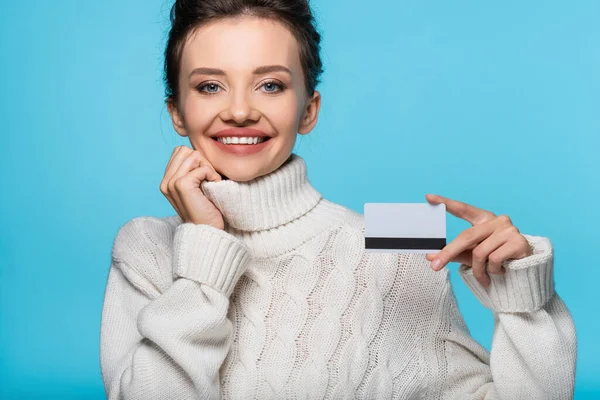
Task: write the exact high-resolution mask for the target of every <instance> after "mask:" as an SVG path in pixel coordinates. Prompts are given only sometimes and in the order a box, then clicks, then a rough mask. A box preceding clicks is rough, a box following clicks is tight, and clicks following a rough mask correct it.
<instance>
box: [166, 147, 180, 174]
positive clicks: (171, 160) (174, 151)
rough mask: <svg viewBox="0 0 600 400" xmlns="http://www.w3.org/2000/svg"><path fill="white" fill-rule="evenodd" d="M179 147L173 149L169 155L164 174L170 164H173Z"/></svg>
mask: <svg viewBox="0 0 600 400" xmlns="http://www.w3.org/2000/svg"><path fill="white" fill-rule="evenodd" d="M181 147H182V146H177V147H175V149H174V150H173V152H172V153H171V157H170V158H169V162H168V163H167V166H166V167H165V174H166V173H167V171H168V170H169V167H170V166H171V163H172V162H173V159H174V158H175V156H176V155H177V153H179V151H180V150H181Z"/></svg>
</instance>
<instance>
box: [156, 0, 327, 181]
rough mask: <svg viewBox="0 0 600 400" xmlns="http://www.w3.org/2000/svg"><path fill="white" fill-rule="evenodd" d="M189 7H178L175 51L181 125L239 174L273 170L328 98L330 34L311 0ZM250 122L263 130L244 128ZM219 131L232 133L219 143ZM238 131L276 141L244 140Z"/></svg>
mask: <svg viewBox="0 0 600 400" xmlns="http://www.w3.org/2000/svg"><path fill="white" fill-rule="evenodd" d="M253 4H254V5H253ZM178 7H179V8H180V11H182V12H177V10H178ZM183 7H184V5H183V4H182V5H178V4H177V3H176V4H175V6H174V8H173V14H172V20H173V29H172V30H171V34H170V37H169V42H168V45H167V49H166V52H165V54H166V58H165V77H166V84H167V91H166V94H167V105H168V109H169V113H170V114H171V117H172V120H173V126H174V128H175V130H176V131H177V133H179V135H181V136H187V137H188V138H189V140H190V143H191V144H192V147H193V148H194V149H195V150H197V151H199V152H201V153H202V154H203V156H204V157H205V158H206V159H208V160H210V163H211V164H212V166H213V167H214V168H215V170H216V171H217V172H219V173H220V174H221V175H225V176H226V177H228V178H229V179H233V180H236V181H249V180H251V179H254V178H256V177H258V176H262V175H266V174H268V173H270V172H273V171H274V170H276V169H277V168H279V167H280V166H281V165H282V164H283V163H284V162H285V161H286V160H287V159H288V158H289V156H290V154H291V152H292V149H293V147H294V144H295V141H296V135H297V134H298V133H300V134H308V133H309V132H310V131H311V130H312V129H313V127H314V126H315V124H316V122H317V115H318V112H319V107H320V99H321V98H320V93H319V92H318V91H315V86H316V85H317V83H318V77H319V75H320V74H321V73H322V63H321V60H320V57H319V55H318V47H319V41H320V36H319V34H318V33H317V32H316V30H315V28H314V27H313V25H312V16H311V15H310V13H307V10H306V7H307V6H306V4H303V2H283V1H282V2H280V4H279V5H278V7H261V4H260V2H258V3H253V2H225V1H221V2H219V1H209V2H187V3H186V6H185V8H183ZM302 16H304V17H302ZM248 125H251V126H252V129H253V130H254V131H253V132H248V131H243V130H240V129H238V128H237V127H244V126H248ZM225 129H227V131H226V132H224V130H225ZM247 135H250V136H247ZM214 137H226V138H227V140H226V142H225V144H223V145H219V144H218V142H215V141H214V140H210V139H211V138H214ZM236 137H249V138H261V137H265V138H268V139H269V140H267V141H264V142H263V141H261V142H260V143H256V144H255V143H253V141H250V143H252V144H240V143H239V141H238V142H236V141H235V138H236ZM241 155H244V156H245V157H239V156H241Z"/></svg>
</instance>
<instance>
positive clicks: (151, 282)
mask: <svg viewBox="0 0 600 400" xmlns="http://www.w3.org/2000/svg"><path fill="white" fill-rule="evenodd" d="M177 218H178V216H167V217H153V216H138V217H134V218H131V219H130V220H128V221H126V222H125V223H124V224H122V225H121V226H120V227H119V229H118V231H117V234H116V236H115V239H114V241H113V245H112V261H113V264H114V265H116V266H117V267H118V268H119V269H121V271H122V272H123V273H124V274H125V276H127V277H128V279H129V280H130V281H131V282H132V283H133V284H134V285H135V286H138V288H139V289H140V290H143V291H144V292H146V293H150V294H152V293H153V294H154V295H156V294H158V293H154V292H156V290H157V289H158V291H159V292H162V291H164V290H166V289H167V288H168V287H169V286H170V284H171V283H172V281H173V277H172V268H171V262H172V260H171V258H172V254H171V248H172V243H173V236H174V232H175V228H176V227H177V225H178V222H180V221H181V220H179V221H178V219H177Z"/></svg>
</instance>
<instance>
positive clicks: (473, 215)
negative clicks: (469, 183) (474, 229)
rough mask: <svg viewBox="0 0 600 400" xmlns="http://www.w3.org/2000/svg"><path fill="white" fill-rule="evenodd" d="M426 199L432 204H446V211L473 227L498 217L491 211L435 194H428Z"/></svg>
mask: <svg viewBox="0 0 600 400" xmlns="http://www.w3.org/2000/svg"><path fill="white" fill-rule="evenodd" d="M425 198H426V199H427V201H428V202H430V203H432V204H440V203H443V204H445V205H446V211H448V212H449V213H450V214H452V215H454V216H455V217H458V218H461V219H464V220H465V221H468V222H469V223H470V224H471V225H478V224H482V223H484V222H488V221H490V220H492V219H493V218H495V217H496V214H494V213H493V212H491V211H487V210H483V209H481V208H477V207H475V206H472V205H470V204H467V203H464V202H462V201H458V200H452V199H449V198H447V197H442V196H438V195H435V194H427V195H426V197H425Z"/></svg>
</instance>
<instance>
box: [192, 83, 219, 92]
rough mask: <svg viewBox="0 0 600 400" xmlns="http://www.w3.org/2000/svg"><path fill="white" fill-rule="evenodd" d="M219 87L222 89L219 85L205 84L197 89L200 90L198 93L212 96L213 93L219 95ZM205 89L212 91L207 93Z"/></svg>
mask: <svg viewBox="0 0 600 400" xmlns="http://www.w3.org/2000/svg"><path fill="white" fill-rule="evenodd" d="M219 87H220V86H219V85H217V84H216V83H207V84H204V85H201V86H198V87H197V89H198V91H200V92H204V93H210V94H213V93H217V91H216V89H217V88H219ZM205 88H206V89H210V90H208V91H207V90H203V89H205ZM213 89H215V90H213Z"/></svg>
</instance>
